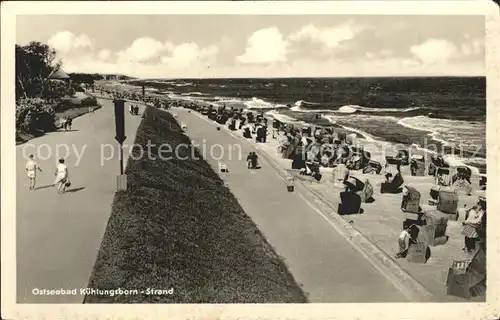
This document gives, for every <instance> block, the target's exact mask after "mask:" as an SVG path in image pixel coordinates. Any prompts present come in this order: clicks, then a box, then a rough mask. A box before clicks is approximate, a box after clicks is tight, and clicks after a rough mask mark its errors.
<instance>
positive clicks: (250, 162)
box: [247, 152, 252, 169]
mask: <svg viewBox="0 0 500 320" xmlns="http://www.w3.org/2000/svg"><path fill="white" fill-rule="evenodd" d="M247 168H248V169H251V168H252V152H250V153H248V156H247Z"/></svg>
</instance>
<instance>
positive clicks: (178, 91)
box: [129, 77, 486, 173]
mask: <svg viewBox="0 0 500 320" xmlns="http://www.w3.org/2000/svg"><path fill="white" fill-rule="evenodd" d="M129 84H131V85H139V86H140V85H143V84H144V85H145V86H146V87H147V90H148V91H153V92H155V93H158V94H163V95H166V96H168V97H171V98H175V99H184V100H188V101H197V102H203V103H206V104H212V105H214V106H223V105H225V106H226V107H235V108H244V109H247V110H262V111H265V112H273V113H275V114H283V115H286V116H288V117H292V118H296V119H301V118H303V117H304V115H307V114H312V113H320V114H321V115H322V117H323V118H324V119H328V120H329V121H330V122H331V123H334V124H336V125H340V126H343V127H345V128H349V129H351V130H353V131H355V132H357V133H359V134H360V135H361V136H363V137H365V138H368V139H372V140H380V141H386V142H394V143H401V144H405V145H412V146H416V147H417V148H420V149H422V150H425V151H429V152H438V153H441V154H446V155H447V156H448V157H449V158H454V159H456V160H457V161H459V162H463V163H465V164H467V165H470V166H474V167H476V168H478V169H479V171H480V172H483V173H484V172H485V170H486V79H485V77H380V78H274V79H242V78H238V79H182V80H180V79H179V80H172V79H149V80H132V81H129Z"/></svg>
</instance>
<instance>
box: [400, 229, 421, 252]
mask: <svg viewBox="0 0 500 320" xmlns="http://www.w3.org/2000/svg"><path fill="white" fill-rule="evenodd" d="M419 233H420V230H419V229H418V227H417V226H416V225H411V226H409V227H408V228H406V229H404V230H403V231H402V232H401V233H400V235H399V239H398V244H399V252H398V253H397V254H396V258H397V259H399V258H406V255H407V254H408V249H409V248H410V246H412V245H416V244H417V243H418V234H419Z"/></svg>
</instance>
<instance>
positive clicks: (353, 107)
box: [334, 105, 420, 113]
mask: <svg viewBox="0 0 500 320" xmlns="http://www.w3.org/2000/svg"><path fill="white" fill-rule="evenodd" d="M418 109H420V107H414V108H407V109H398V108H367V107H362V106H358V105H346V106H342V107H340V108H338V109H337V110H334V111H335V112H338V113H355V112H357V111H362V112H373V113H376V112H410V111H414V110H418Z"/></svg>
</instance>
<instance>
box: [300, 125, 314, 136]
mask: <svg viewBox="0 0 500 320" xmlns="http://www.w3.org/2000/svg"><path fill="white" fill-rule="evenodd" d="M311 131H312V128H311V127H310V126H303V127H302V131H301V132H302V135H303V136H305V135H307V136H308V137H310V136H311Z"/></svg>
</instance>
